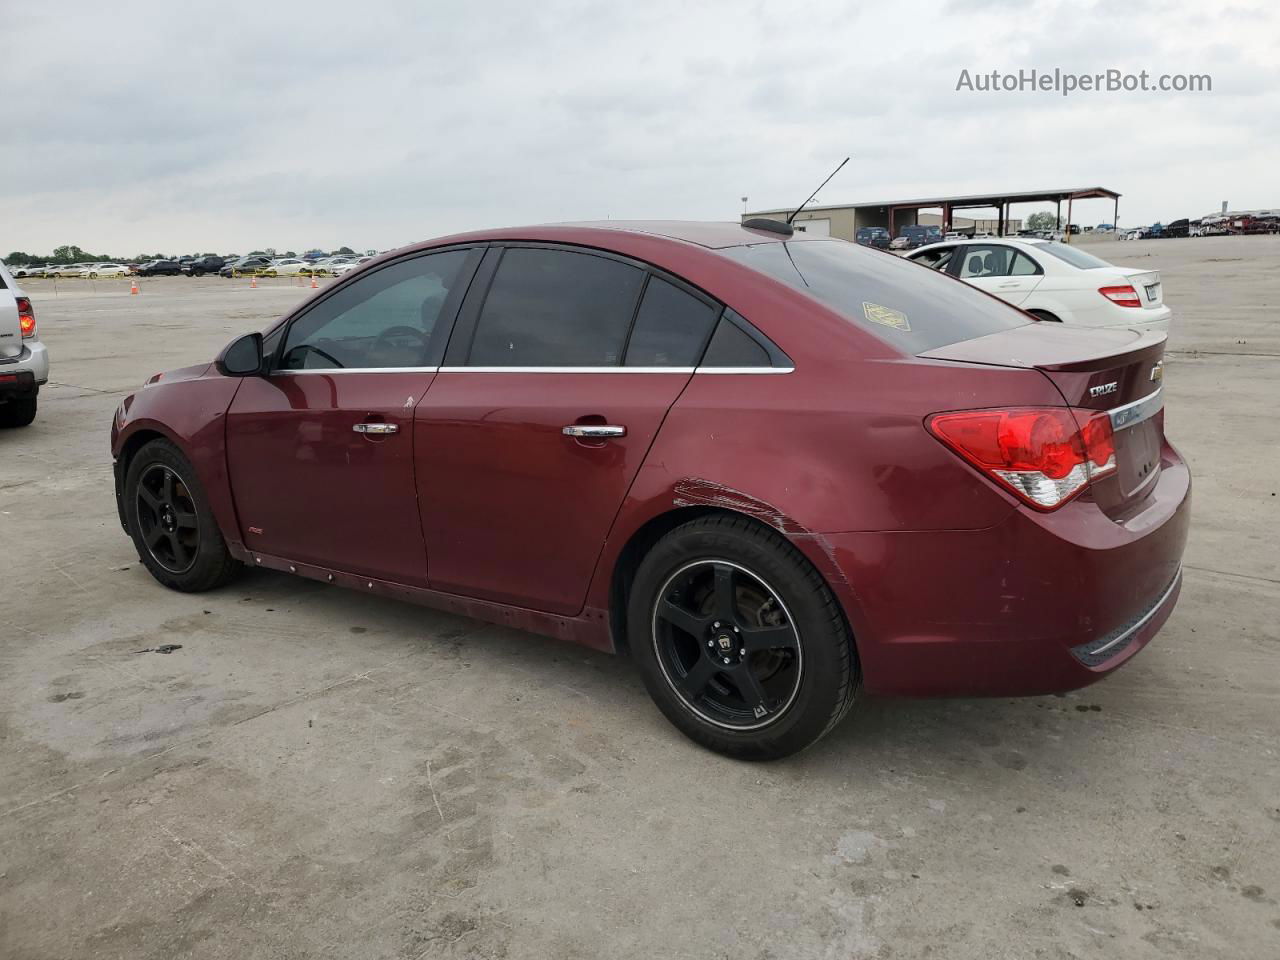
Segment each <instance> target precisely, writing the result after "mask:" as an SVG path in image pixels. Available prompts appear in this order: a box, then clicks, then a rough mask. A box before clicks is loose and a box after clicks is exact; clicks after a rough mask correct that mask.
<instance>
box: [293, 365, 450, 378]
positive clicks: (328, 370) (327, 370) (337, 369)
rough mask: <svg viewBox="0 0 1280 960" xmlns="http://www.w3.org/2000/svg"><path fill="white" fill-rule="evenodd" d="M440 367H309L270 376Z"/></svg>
mask: <svg viewBox="0 0 1280 960" xmlns="http://www.w3.org/2000/svg"><path fill="white" fill-rule="evenodd" d="M439 371H440V368H439V367H308V368H304V369H302V370H272V371H271V374H270V376H273V377H274V376H277V375H283V376H287V377H293V376H301V375H304V374H312V373H438V372H439Z"/></svg>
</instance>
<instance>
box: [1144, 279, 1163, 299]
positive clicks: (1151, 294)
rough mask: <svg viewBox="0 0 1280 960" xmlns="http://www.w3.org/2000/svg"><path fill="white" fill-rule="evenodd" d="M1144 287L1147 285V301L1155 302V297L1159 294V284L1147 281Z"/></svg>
mask: <svg viewBox="0 0 1280 960" xmlns="http://www.w3.org/2000/svg"><path fill="white" fill-rule="evenodd" d="M1146 287H1147V302H1148V303H1155V302H1156V299H1157V298H1158V297H1159V296H1160V284H1158V283H1148V284H1147V285H1146Z"/></svg>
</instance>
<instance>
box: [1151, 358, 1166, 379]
mask: <svg viewBox="0 0 1280 960" xmlns="http://www.w3.org/2000/svg"><path fill="white" fill-rule="evenodd" d="M1151 379H1152V380H1155V381H1160V380H1163V379H1164V361H1163V360H1157V361H1156V365H1155V366H1154V367H1152V368H1151Z"/></svg>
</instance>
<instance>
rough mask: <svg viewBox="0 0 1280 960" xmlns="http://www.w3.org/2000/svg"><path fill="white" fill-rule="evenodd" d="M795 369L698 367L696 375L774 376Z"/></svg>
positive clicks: (792, 371)
mask: <svg viewBox="0 0 1280 960" xmlns="http://www.w3.org/2000/svg"><path fill="white" fill-rule="evenodd" d="M795 370H796V368H795V367H698V369H697V370H695V371H693V372H694V373H715V374H722V373H751V374H761V373H766V374H774V373H795Z"/></svg>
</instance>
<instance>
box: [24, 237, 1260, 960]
mask: <svg viewBox="0 0 1280 960" xmlns="http://www.w3.org/2000/svg"><path fill="white" fill-rule="evenodd" d="M1103 255H1104V256H1109V257H1111V258H1113V259H1115V260H1117V261H1119V262H1122V263H1134V264H1138V265H1146V264H1150V265H1153V266H1158V267H1159V268H1160V269H1162V270H1163V271H1164V279H1165V284H1166V296H1167V299H1168V301H1169V302H1170V303H1171V304H1172V305H1173V307H1174V309H1175V310H1176V311H1177V319H1176V324H1177V326H1176V327H1175V331H1174V334H1173V337H1172V342H1171V346H1172V349H1171V352H1170V357H1169V361H1168V364H1167V373H1166V388H1167V394H1168V431H1169V433H1170V435H1171V436H1172V437H1173V438H1174V441H1175V442H1176V443H1177V444H1178V445H1179V446H1180V448H1181V449H1182V451H1183V453H1184V454H1185V455H1186V456H1187V457H1188V459H1189V460H1190V462H1191V464H1192V467H1193V469H1194V471H1195V477H1196V490H1195V503H1194V512H1195V520H1194V525H1193V530H1192V537H1191V543H1190V546H1189V549H1188V554H1187V575H1186V586H1185V588H1184V591H1183V595H1182V599H1181V601H1180V603H1179V605H1178V608H1177V610H1176V612H1175V613H1174V615H1173V617H1172V619H1171V620H1170V622H1169V624H1168V626H1167V627H1166V628H1165V629H1164V631H1163V632H1162V633H1161V635H1160V636H1159V637H1158V638H1157V639H1156V640H1155V642H1154V643H1153V644H1152V645H1151V646H1150V647H1149V648H1148V649H1147V650H1146V651H1144V652H1143V654H1142V655H1141V656H1139V657H1137V658H1136V659H1135V660H1134V661H1133V662H1132V663H1131V664H1129V665H1128V666H1127V667H1126V668H1125V669H1124V670H1122V671H1120V672H1119V673H1118V674H1117V675H1115V676H1114V677H1112V678H1110V679H1109V680H1107V681H1106V682H1104V683H1102V684H1099V685H1097V686H1095V687H1092V688H1090V689H1088V690H1084V691H1081V692H1080V693H1077V694H1073V695H1069V696H1066V697H1046V698H1036V699H1027V700H988V701H943V702H873V701H863V702H860V703H858V704H857V705H856V706H855V708H854V710H853V712H852V714H851V716H850V717H849V719H848V720H847V721H846V722H845V723H844V724H842V725H841V726H840V727H839V728H838V729H837V730H836V731H834V733H833V734H832V735H831V736H830V737H828V738H827V739H826V740H825V741H823V742H822V743H821V744H819V745H818V746H817V747H816V748H814V749H813V750H810V751H808V752H807V753H805V754H802V755H801V756H799V757H795V758H793V759H791V760H788V761H786V762H782V763H776V764H771V765H764V766H761V765H745V764H739V763H733V762H730V761H728V760H724V759H722V758H720V757H717V756H714V755H712V754H708V753H706V752H704V751H701V750H699V749H697V748H696V747H693V746H692V745H691V744H689V743H687V742H686V741H684V740H683V739H681V738H680V737H679V736H678V735H677V734H675V733H674V731H673V730H672V729H671V728H670V727H669V726H668V725H667V724H666V723H665V721H663V719H662V718H661V716H660V715H659V714H658V712H657V711H656V709H654V708H653V707H652V706H651V704H650V703H649V701H648V699H647V697H646V696H645V694H644V691H643V689H642V688H641V686H640V684H639V682H638V680H637V679H636V677H635V676H634V675H633V673H632V671H631V670H630V669H629V667H628V665H627V663H625V662H623V661H620V660H616V659H614V658H611V657H608V656H604V655H601V654H597V653H594V652H591V651H587V650H583V649H579V648H576V647H571V646H567V645H564V644H560V643H556V642H554V641H550V640H543V639H541V638H538V637H532V636H529V635H527V634H521V633H518V632H515V631H512V630H507V629H503V628H500V627H493V626H485V625H483V624H478V623H476V622H474V621H468V620H465V619H463V618H460V617H455V616H451V615H446V614H440V613H435V612H432V611H430V610H424V609H421V608H418V607H413V606H409V605H406V604H400V603H396V602H393V601H387V600H379V599H376V598H372V597H368V596H364V595H361V594H356V593H350V592H343V591H340V590H336V589H333V588H328V587H325V586H322V585H320V584H318V583H312V582H309V581H303V580H298V579H294V578H290V577H287V576H284V575H281V574H275V573H270V572H264V571H261V570H255V571H250V572H249V573H248V575H247V576H246V577H245V578H244V579H243V580H241V581H239V582H238V583H236V584H235V585H234V586H232V587H229V588H227V589H225V590H222V591H219V592H215V593H210V594H204V595H199V596H184V595H181V594H176V593H172V592H169V591H166V590H163V589H162V588H160V587H159V586H158V585H156V584H155V583H154V582H153V581H152V580H151V578H150V577H149V576H147V574H146V573H145V572H144V571H143V570H142V569H141V568H140V567H139V565H138V563H137V558H136V556H135V555H134V553H133V551H132V548H131V546H130V544H129V542H128V541H127V540H126V539H125V537H124V535H123V534H122V532H121V531H120V528H119V525H118V523H117V521H116V517H115V511H114V506H113V503H112V490H111V473H110V464H109V460H108V454H107V427H108V423H109V420H110V416H111V412H112V410H113V409H114V407H115V404H116V403H117V400H118V396H119V395H120V394H121V393H122V392H126V391H128V390H132V389H135V388H136V387H137V386H138V385H140V384H141V382H142V381H143V380H144V379H145V378H146V377H148V376H150V375H151V374H153V373H156V372H157V371H160V370H163V369H168V368H172V367H177V366H180V365H183V364H187V363H191V362H195V361H199V360H204V359H207V358H208V357H211V356H212V355H213V353H214V352H215V351H216V349H217V348H218V347H220V346H222V345H223V344H224V343H225V342H226V341H227V340H229V339H230V338H231V337H232V336H233V335H234V334H237V333H240V332H243V331H244V330H247V329H252V328H254V327H255V326H261V325H263V324H264V323H265V322H266V321H267V319H268V318H269V317H272V316H274V315H276V314H278V313H280V312H282V311H283V310H284V309H286V308H287V307H288V306H289V305H290V304H292V303H294V302H296V300H297V299H298V298H300V297H301V296H304V295H305V294H306V291H305V290H303V289H299V288H298V287H291V286H289V285H287V284H286V283H284V282H267V283H265V284H263V285H262V286H261V287H260V288H259V289H257V290H250V289H248V286H247V282H243V281H242V282H239V283H235V282H229V281H221V280H217V279H212V278H210V279H201V280H195V281H192V280H187V279H185V278H183V279H161V280H155V281H147V282H144V283H143V285H142V290H143V293H142V294H141V295H140V296H138V297H130V296H129V295H128V293H127V290H128V286H127V283H126V284H114V285H113V284H111V283H106V282H101V283H99V284H97V286H96V288H90V287H87V286H83V285H81V286H74V285H72V284H70V283H59V285H58V291H57V294H56V295H55V294H54V291H53V289H52V284H50V283H48V282H40V281H35V282H32V283H30V284H29V285H28V286H29V287H30V292H31V293H32V294H33V297H34V299H35V303H36V310H37V316H38V319H39V323H40V325H41V332H42V336H43V337H44V339H45V341H46V342H47V343H48V345H49V348H50V352H51V356H52V359H53V373H54V377H55V379H56V383H55V384H52V385H51V386H50V387H49V388H48V389H47V390H46V391H44V393H42V395H41V411H40V416H39V418H38V419H37V421H36V423H35V424H34V425H33V426H32V427H31V428H29V429H27V430H22V431H8V432H5V433H0V535H2V536H3V543H4V544H5V551H4V554H3V556H4V560H3V564H2V567H3V573H4V582H5V585H6V586H5V596H6V600H8V601H9V602H7V603H6V605H5V611H4V614H3V617H2V621H0V622H3V627H2V628H0V957H3V958H4V960H35V958H40V960H50V958H77V960H79V958H85V957H94V958H114V957H120V958H129V960H146V958H157V960H159V958H164V960H170V958H176V957H196V958H213V957H225V958H237V960H241V958H295V957H311V956H325V957H337V956H343V957H361V958H381V957H388V958H407V960H412V958H423V957H509V958H524V957H528V958H547V957H556V958H594V957H599V956H610V957H616V958H628V957H645V958H650V957H663V958H680V957H688V958H702V957H729V956H733V957H748V958H793V957H795V958H810V957H813V958H818V957H839V958H842V960H843V958H855V957H862V958H867V957H877V958H886V960H887V958H890V957H918V956H937V957H946V958H948V960H957V958H981V960H990V958H1005V957H1008V958H1015V957H1016V958H1021V957H1040V958H1086V957H1097V956H1116V957H1125V958H1150V960H1156V958H1167V957H1175V958H1187V960H1192V958H1194V960H1203V958H1223V960H1228V958H1230V960H1238V958H1240V957H1265V956H1272V955H1277V954H1280V905H1278V904H1277V901H1278V900H1280V856H1278V855H1277V854H1278V853H1280V850H1278V845H1280V763H1278V762H1277V761H1278V757H1277V751H1278V749H1280V748H1278V747H1277V744H1278V743H1280V736H1278V735H1280V709H1278V707H1280V670H1278V669H1277V665H1276V664H1277V654H1278V653H1280V626H1278V624H1277V619H1276V610H1277V609H1280V537H1277V531H1278V529H1280V525H1278V524H1277V512H1278V511H1280V497H1277V496H1276V494H1277V493H1280V485H1278V484H1280V482H1278V481H1277V479H1276V478H1277V476H1280V425H1278V424H1277V421H1276V419H1275V418H1274V417H1273V416H1272V415H1271V413H1270V410H1271V407H1272V406H1273V405H1274V402H1275V397H1276V384H1277V382H1278V381H1280V325H1277V323H1276V320H1277V312H1278V310H1280V275H1277V272H1276V270H1275V264H1276V263H1277V262H1280V238H1266V237H1258V238H1238V239H1237V238H1206V239H1202V240H1182V241H1150V242H1141V243H1132V244H1116V245H1114V246H1113V245H1108V246H1107V247H1105V248H1104V249H1103ZM1218 258H1228V259H1227V260H1226V261H1222V260H1220V259H1218ZM1237 258H1238V259H1237ZM1215 261H1216V262H1215ZM1224 271H1227V272H1224ZM1242 341H1243V342H1242ZM166 643H180V644H182V648H181V649H180V650H176V651H174V652H173V653H171V654H169V655H157V654H153V653H148V654H138V653H135V651H138V650H142V649H146V648H152V647H156V646H159V645H161V644H166Z"/></svg>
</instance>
